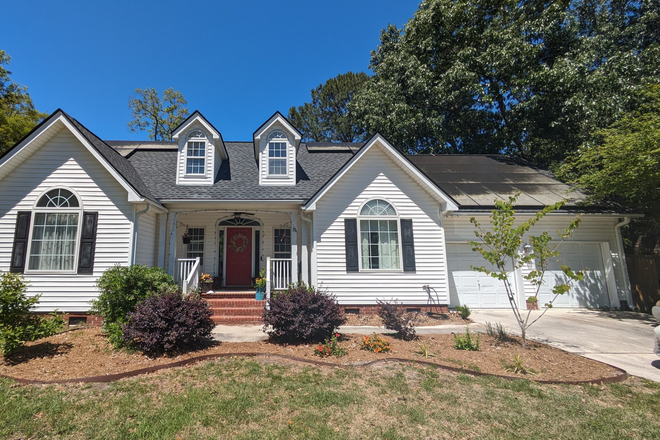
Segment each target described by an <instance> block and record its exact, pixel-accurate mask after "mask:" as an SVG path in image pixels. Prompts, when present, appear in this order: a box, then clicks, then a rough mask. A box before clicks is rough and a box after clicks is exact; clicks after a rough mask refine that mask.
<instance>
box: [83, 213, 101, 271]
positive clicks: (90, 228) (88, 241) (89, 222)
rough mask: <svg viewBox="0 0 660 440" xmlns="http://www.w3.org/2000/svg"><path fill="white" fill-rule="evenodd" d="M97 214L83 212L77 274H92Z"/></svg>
mask: <svg viewBox="0 0 660 440" xmlns="http://www.w3.org/2000/svg"><path fill="white" fill-rule="evenodd" d="M98 215H99V214H98V212H83V221H82V231H81V233H80V253H79V254H78V273H94V250H95V248H96V223H97V220H98Z"/></svg>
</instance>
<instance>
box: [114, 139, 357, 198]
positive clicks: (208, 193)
mask: <svg viewBox="0 0 660 440" xmlns="http://www.w3.org/2000/svg"><path fill="white" fill-rule="evenodd" d="M115 145H119V144H118V143H115ZM225 146H226V148H227V152H228V154H229V160H228V161H223V162H222V165H221V166H220V170H219V172H218V174H217V176H216V182H215V184H214V185H192V186H177V184H176V158H177V150H176V149H170V148H168V149H153V148H150V147H148V146H144V147H141V148H137V149H135V150H134V151H133V153H132V154H131V155H130V156H128V159H129V160H130V162H131V163H132V164H133V166H134V167H135V169H136V170H137V171H138V172H139V173H140V176H141V177H142V179H143V180H144V182H145V183H146V184H147V186H149V188H150V189H151V191H152V192H153V194H154V196H155V197H157V198H158V199H160V200H237V201H239V200H264V201H268V200H307V199H308V198H309V197H311V196H312V195H313V194H314V193H316V191H318V189H319V188H321V187H322V186H323V185H324V184H325V183H326V182H327V181H328V180H330V178H332V176H334V174H335V173H336V172H337V171H338V170H339V169H340V168H341V167H342V166H343V165H344V164H345V163H346V162H347V161H348V160H349V159H350V158H351V157H352V156H353V153H352V152H351V150H350V149H342V150H340V151H310V150H308V149H307V146H306V145H305V144H301V145H300V148H298V154H297V159H298V163H297V169H296V177H297V179H298V181H297V183H296V185H295V186H260V185H259V174H258V170H257V163H256V162H255V160H254V144H253V143H252V142H225Z"/></svg>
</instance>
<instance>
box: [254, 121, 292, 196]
mask: <svg viewBox="0 0 660 440" xmlns="http://www.w3.org/2000/svg"><path fill="white" fill-rule="evenodd" d="M253 139H254V157H255V160H256V161H257V166H258V167H259V185H295V184H296V152H297V151H298V146H299V145H300V140H301V139H302V135H301V134H300V132H299V131H298V130H297V129H296V128H295V127H294V126H293V125H291V123H290V122H289V121H287V119H286V118H285V117H284V116H282V114H281V113H280V112H276V113H275V114H274V115H273V116H271V117H270V119H268V121H266V122H265V123H264V124H263V125H262V126H261V127H259V128H258V129H257V131H255V132H254V135H253Z"/></svg>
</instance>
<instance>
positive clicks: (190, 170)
mask: <svg viewBox="0 0 660 440" xmlns="http://www.w3.org/2000/svg"><path fill="white" fill-rule="evenodd" d="M205 153H206V142H188V149H187V153H186V154H187V156H188V159H187V161H186V173H187V174H205V170H204V158H205V157H206V154H205Z"/></svg>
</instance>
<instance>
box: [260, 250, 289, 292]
mask: <svg viewBox="0 0 660 440" xmlns="http://www.w3.org/2000/svg"><path fill="white" fill-rule="evenodd" d="M291 269H292V268H291V258H270V257H267V258H266V299H267V300H270V293H271V292H272V291H275V290H284V289H286V288H287V287H289V284H291V281H292V272H291Z"/></svg>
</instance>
